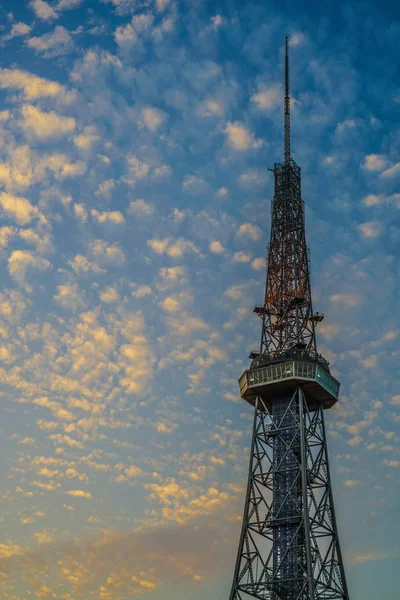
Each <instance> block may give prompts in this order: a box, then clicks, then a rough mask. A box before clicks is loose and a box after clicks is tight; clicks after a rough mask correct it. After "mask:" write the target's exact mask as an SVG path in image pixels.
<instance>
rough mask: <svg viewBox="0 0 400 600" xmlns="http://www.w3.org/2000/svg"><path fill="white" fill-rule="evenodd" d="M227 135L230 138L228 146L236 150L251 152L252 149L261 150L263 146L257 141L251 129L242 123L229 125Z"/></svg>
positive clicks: (236, 122)
mask: <svg viewBox="0 0 400 600" xmlns="http://www.w3.org/2000/svg"><path fill="white" fill-rule="evenodd" d="M225 134H226V135H227V136H228V144H229V145H230V146H231V147H232V148H234V149H235V150H239V151H244V150H250V149H252V148H259V147H260V146H261V145H262V141H261V140H257V139H256V138H255V137H254V134H253V133H252V132H251V131H250V129H248V128H247V127H246V126H245V125H244V124H243V123H241V122H240V121H235V122H234V123H228V125H227V126H226V128H225Z"/></svg>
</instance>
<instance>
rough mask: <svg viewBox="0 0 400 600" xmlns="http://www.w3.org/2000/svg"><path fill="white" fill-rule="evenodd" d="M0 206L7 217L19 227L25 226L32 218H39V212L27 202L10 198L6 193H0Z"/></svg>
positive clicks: (23, 199) (16, 197)
mask: <svg viewBox="0 0 400 600" xmlns="http://www.w3.org/2000/svg"><path fill="white" fill-rule="evenodd" d="M0 206H1V208H2V209H3V211H4V212H5V213H6V214H7V215H9V216H10V217H12V218H14V219H15V220H16V221H17V223H19V224H20V225H26V224H27V223H29V222H30V221H31V220H32V219H33V218H35V217H38V216H39V210H38V209H37V208H36V206H33V205H32V204H31V203H30V202H29V200H27V199H26V198H23V197H19V196H12V195H11V194H7V193H6V192H0Z"/></svg>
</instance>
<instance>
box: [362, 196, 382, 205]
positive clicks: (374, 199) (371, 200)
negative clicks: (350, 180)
mask: <svg viewBox="0 0 400 600" xmlns="http://www.w3.org/2000/svg"><path fill="white" fill-rule="evenodd" d="M383 202H384V198H383V197H382V196H378V195H377V194H369V196H365V198H363V201H362V203H363V204H364V206H378V204H383Z"/></svg>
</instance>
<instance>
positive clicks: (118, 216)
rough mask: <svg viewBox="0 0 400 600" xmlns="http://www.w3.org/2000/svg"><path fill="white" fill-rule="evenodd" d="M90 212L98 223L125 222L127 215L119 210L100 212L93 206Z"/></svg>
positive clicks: (116, 223)
mask: <svg viewBox="0 0 400 600" xmlns="http://www.w3.org/2000/svg"><path fill="white" fill-rule="evenodd" d="M90 214H91V215H92V217H93V218H94V219H95V220H96V221H98V223H114V224H115V225H120V224H121V223H125V217H124V215H123V214H122V213H121V212H120V211H119V210H112V211H109V212H107V211H104V212H99V211H98V210H96V209H95V208H92V210H91V211H90Z"/></svg>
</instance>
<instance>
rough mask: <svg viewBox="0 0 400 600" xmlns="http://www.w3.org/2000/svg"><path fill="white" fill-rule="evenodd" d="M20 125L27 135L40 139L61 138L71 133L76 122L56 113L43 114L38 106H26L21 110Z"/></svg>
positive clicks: (71, 118)
mask: <svg viewBox="0 0 400 600" xmlns="http://www.w3.org/2000/svg"><path fill="white" fill-rule="evenodd" d="M21 113H22V117H23V119H22V121H20V125H21V127H22V129H23V130H24V131H25V133H33V134H34V135H35V136H36V137H39V138H48V137H59V136H62V135H65V134H67V133H71V132H72V131H73V130H74V129H75V127H76V122H75V119H74V118H73V117H63V116H61V115H58V114H57V113H55V112H54V111H51V112H42V111H41V110H39V109H38V108H36V106H32V105H31V104H25V105H24V106H23V107H22V108H21Z"/></svg>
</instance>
